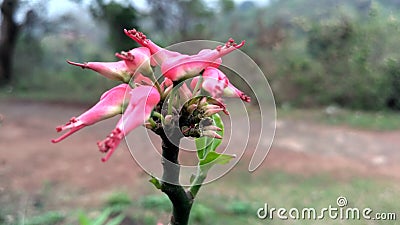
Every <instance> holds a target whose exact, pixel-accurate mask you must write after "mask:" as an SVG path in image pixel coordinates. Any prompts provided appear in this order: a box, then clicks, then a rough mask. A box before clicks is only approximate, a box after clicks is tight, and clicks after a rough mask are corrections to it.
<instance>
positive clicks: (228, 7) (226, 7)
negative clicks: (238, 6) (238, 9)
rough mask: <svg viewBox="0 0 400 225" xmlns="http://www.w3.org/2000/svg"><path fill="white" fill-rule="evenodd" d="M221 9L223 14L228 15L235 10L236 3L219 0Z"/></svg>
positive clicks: (228, 0) (230, 0) (229, 0)
mask: <svg viewBox="0 0 400 225" xmlns="http://www.w3.org/2000/svg"><path fill="white" fill-rule="evenodd" d="M218 3H219V7H220V8H221V12H222V13H223V14H224V15H226V14H229V13H231V12H232V11H233V10H235V1H233V0H219V2H218Z"/></svg>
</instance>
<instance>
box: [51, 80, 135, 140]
mask: <svg viewBox="0 0 400 225" xmlns="http://www.w3.org/2000/svg"><path fill="white" fill-rule="evenodd" d="M130 90H131V88H130V87H129V85H127V84H120V85H118V86H116V87H114V88H112V89H110V90H108V91H107V92H105V93H104V94H103V95H102V96H101V97H100V101H99V102H98V103H97V104H96V105H94V106H93V107H92V108H90V109H89V110H88V111H86V112H85V113H83V114H82V115H80V116H78V117H77V118H75V117H72V118H71V119H70V121H69V122H68V123H66V124H65V125H62V126H58V127H57V128H56V130H57V132H61V131H64V130H68V129H69V131H68V132H67V133H65V134H63V135H62V136H61V137H59V138H57V139H53V140H52V142H53V143H57V142H60V141H62V140H64V139H65V138H67V137H68V136H70V135H71V134H73V133H75V132H77V131H78V130H80V129H82V128H84V127H86V126H89V125H92V124H94V123H97V122H99V121H101V120H105V119H108V118H110V117H113V116H115V115H118V114H121V113H122V111H123V109H124V108H125V107H126V105H127V103H128V101H129V98H127V99H125V98H124V97H125V92H126V91H130ZM126 97H130V96H129V95H127V96H126Z"/></svg>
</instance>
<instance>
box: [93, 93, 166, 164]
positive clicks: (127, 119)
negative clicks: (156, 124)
mask: <svg viewBox="0 0 400 225" xmlns="http://www.w3.org/2000/svg"><path fill="white" fill-rule="evenodd" d="M130 95H131V99H130V102H129V105H128V107H127V108H126V110H125V112H124V115H123V116H122V118H121V119H120V120H119V121H118V123H117V126H116V127H115V129H114V130H113V131H112V132H111V134H110V135H108V136H107V138H105V139H104V140H103V141H100V142H98V143H97V145H98V147H99V149H100V151H101V152H107V155H106V156H105V157H103V158H102V161H103V162H105V161H107V160H108V159H109V158H110V157H111V155H112V153H113V152H114V151H115V149H116V148H117V147H118V145H119V143H120V142H121V140H122V139H123V138H124V137H125V136H126V135H127V134H128V133H129V132H130V131H132V130H133V129H135V128H137V127H138V126H140V125H143V124H144V123H145V122H146V121H147V120H148V119H149V117H150V115H151V112H152V110H153V108H154V107H155V106H156V105H157V104H158V102H159V101H160V94H159V93H158V91H157V89H156V88H154V87H152V86H139V87H137V88H135V89H133V90H132V91H131V93H130Z"/></svg>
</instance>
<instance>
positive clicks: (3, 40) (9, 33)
mask: <svg viewBox="0 0 400 225" xmlns="http://www.w3.org/2000/svg"><path fill="white" fill-rule="evenodd" d="M19 6H20V1H19V0H3V2H2V3H1V6H0V7H1V24H0V30H1V32H0V85H5V84H8V83H10V81H11V79H12V66H13V55H14V50H15V46H16V43H17V39H18V36H19V35H20V34H21V30H22V28H28V30H29V28H33V27H34V24H35V21H36V20H37V18H38V17H37V14H36V13H35V11H34V9H33V8H30V9H28V10H26V13H25V19H24V20H23V22H22V23H18V22H17V21H16V19H15V17H16V14H17V13H18V8H19ZM31 37H32V36H31Z"/></svg>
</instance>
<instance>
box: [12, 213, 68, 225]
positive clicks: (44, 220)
mask: <svg viewBox="0 0 400 225" xmlns="http://www.w3.org/2000/svg"><path fill="white" fill-rule="evenodd" d="M64 219H65V215H64V214H63V213H61V212H57V211H50V212H46V213H43V214H40V215H37V216H35V217H32V218H29V219H27V220H23V221H20V222H21V223H18V224H24V225H55V224H60V222H62V221H63V220H64Z"/></svg>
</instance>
